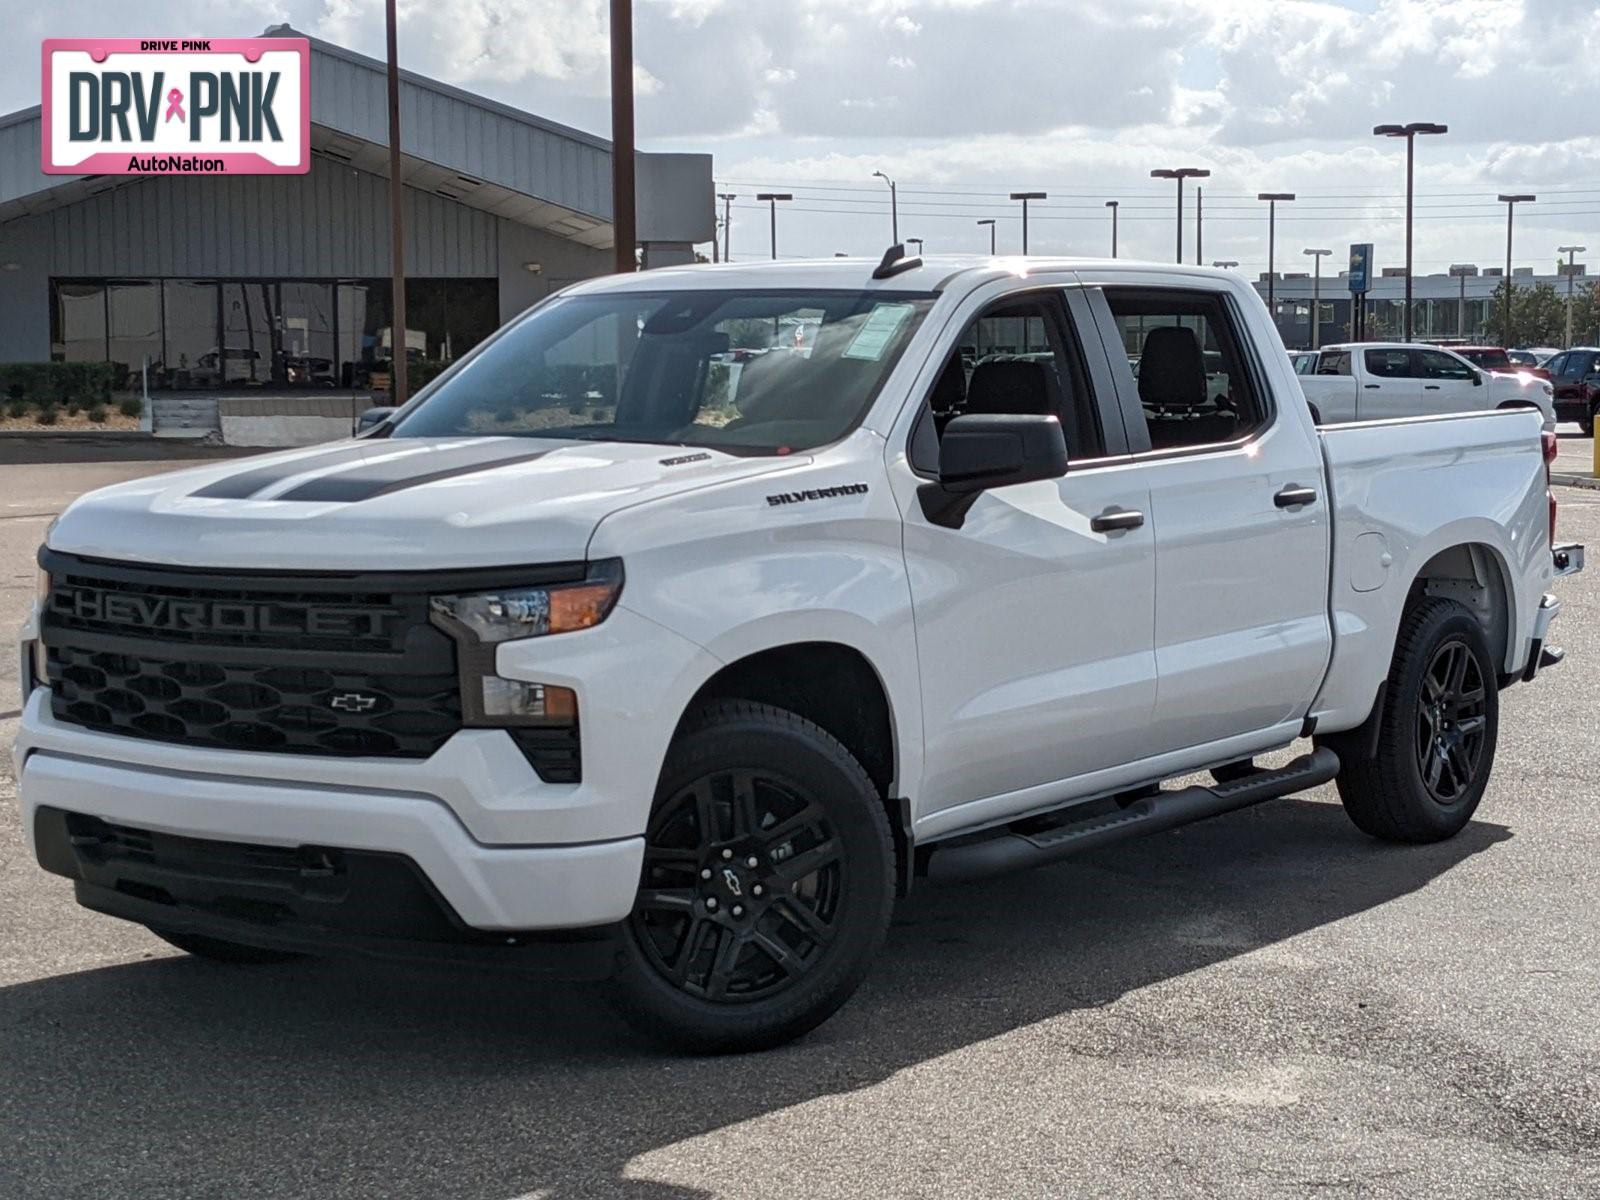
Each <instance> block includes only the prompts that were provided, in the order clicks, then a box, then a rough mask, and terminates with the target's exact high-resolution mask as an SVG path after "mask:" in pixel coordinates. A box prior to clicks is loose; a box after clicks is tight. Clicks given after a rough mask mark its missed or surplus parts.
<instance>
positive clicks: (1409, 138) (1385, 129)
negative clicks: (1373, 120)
mask: <svg viewBox="0 0 1600 1200" xmlns="http://www.w3.org/2000/svg"><path fill="white" fill-rule="evenodd" d="M1449 132H1450V126H1448V125H1436V124H1434V123H1433V122H1432V121H1413V122H1412V123H1411V124H1409V125H1375V126H1373V129H1372V133H1373V136H1375V137H1389V138H1401V137H1403V138H1405V140H1406V306H1405V317H1404V320H1403V323H1402V326H1401V328H1402V330H1403V334H1402V337H1401V340H1402V341H1407V342H1409V341H1410V340H1411V198H1412V179H1413V175H1414V159H1415V153H1414V152H1415V150H1416V144H1417V135H1418V134H1419V133H1420V134H1430V133H1449Z"/></svg>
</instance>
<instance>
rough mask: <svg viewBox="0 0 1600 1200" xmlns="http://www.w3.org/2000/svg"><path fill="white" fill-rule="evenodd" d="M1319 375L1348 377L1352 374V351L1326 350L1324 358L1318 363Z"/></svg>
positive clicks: (1323, 353) (1323, 354)
mask: <svg viewBox="0 0 1600 1200" xmlns="http://www.w3.org/2000/svg"><path fill="white" fill-rule="evenodd" d="M1317 374H1318V375H1348V374H1350V351H1348V350H1324V351H1323V352H1322V358H1321V359H1320V360H1319V361H1318V363H1317Z"/></svg>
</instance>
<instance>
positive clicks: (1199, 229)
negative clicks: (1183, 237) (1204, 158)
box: [1194, 183, 1206, 267]
mask: <svg viewBox="0 0 1600 1200" xmlns="http://www.w3.org/2000/svg"><path fill="white" fill-rule="evenodd" d="M1205 213H1206V190H1205V188H1203V187H1201V186H1200V185H1199V184H1198V183H1197V184H1195V185H1194V265H1195V266H1197V267H1198V266H1199V265H1200V264H1201V263H1203V262H1205V253H1204V247H1205V237H1206V222H1205Z"/></svg>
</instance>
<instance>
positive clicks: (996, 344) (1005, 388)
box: [910, 293, 1105, 472]
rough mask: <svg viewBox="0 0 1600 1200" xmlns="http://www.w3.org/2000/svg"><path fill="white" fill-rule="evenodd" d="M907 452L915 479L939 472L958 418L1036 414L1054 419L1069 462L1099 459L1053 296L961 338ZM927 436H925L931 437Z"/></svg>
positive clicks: (1073, 348) (1032, 300)
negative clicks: (942, 450) (944, 444)
mask: <svg viewBox="0 0 1600 1200" xmlns="http://www.w3.org/2000/svg"><path fill="white" fill-rule="evenodd" d="M927 408H928V410H930V412H931V417H932V420H931V421H930V420H928V419H927V417H926V416H925V417H924V418H923V419H922V420H920V421H919V422H918V424H917V428H916V430H915V432H914V433H913V436H912V445H911V449H910V457H911V464H912V466H914V467H915V468H916V469H917V470H919V471H929V472H931V471H936V470H937V469H938V441H937V438H938V437H939V436H942V435H943V433H944V427H945V426H946V425H947V424H948V423H949V422H950V421H952V420H953V419H955V418H956V417H961V416H976V415H988V416H993V415H1000V414H1007V413H1021V414H1028V413H1035V414H1049V415H1052V416H1055V417H1056V418H1057V419H1059V420H1060V422H1061V430H1062V433H1063V434H1064V435H1065V437H1066V441H1067V454H1068V455H1069V456H1070V457H1071V458H1074V459H1085V458H1099V457H1101V456H1102V455H1104V454H1105V438H1104V436H1103V434H1102V432H1101V429H1100V422H1099V419H1098V417H1097V416H1096V415H1095V406H1094V400H1093V397H1092V396H1091V395H1090V392H1089V384H1088V373H1087V371H1086V370H1085V368H1084V365H1083V359H1082V355H1081V354H1080V352H1079V350H1078V347H1077V344H1076V341H1075V340H1074V339H1073V337H1072V335H1071V333H1070V328H1069V324H1068V322H1067V319H1066V314H1065V312H1064V311H1063V309H1062V306H1061V304H1060V301H1059V299H1058V298H1057V297H1056V296H1055V294H1054V293H1048V294H1039V295H1029V296H1024V297H1018V298H1015V299H1011V300H1004V301H1001V302H1000V303H998V304H996V305H994V306H992V307H990V308H988V309H985V310H984V311H983V312H982V313H980V314H979V315H978V316H977V317H976V318H975V319H974V320H973V321H972V322H971V323H970V324H969V325H968V326H967V327H966V328H965V329H964V330H962V332H961V337H960V338H959V339H958V341H957V342H956V346H955V349H953V350H952V351H951V352H950V354H949V356H948V357H947V358H946V359H945V363H944V368H943V369H942V370H941V371H940V373H939V376H938V378H937V379H936V380H935V382H934V385H933V390H932V391H930V392H929V393H928V403H927ZM930 429H931V435H930Z"/></svg>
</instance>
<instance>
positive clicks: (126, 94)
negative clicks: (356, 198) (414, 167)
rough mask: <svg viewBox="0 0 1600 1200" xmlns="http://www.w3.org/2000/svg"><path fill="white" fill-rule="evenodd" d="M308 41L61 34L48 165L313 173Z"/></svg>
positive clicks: (53, 52) (51, 60) (52, 59)
mask: <svg viewBox="0 0 1600 1200" xmlns="http://www.w3.org/2000/svg"><path fill="white" fill-rule="evenodd" d="M310 62H311V43H310V42H309V41H308V40H307V39H305V38H193V39H160V38H51V39H49V40H47V41H46V42H45V43H44V138H43V142H44V145H43V164H42V165H43V167H44V170H45V171H46V172H48V173H50V174H57V175H60V174H70V175H145V174H184V175H210V174H239V175H272V174H303V173H304V172H306V171H308V170H310V169H311V103H310V100H311V71H310Z"/></svg>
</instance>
